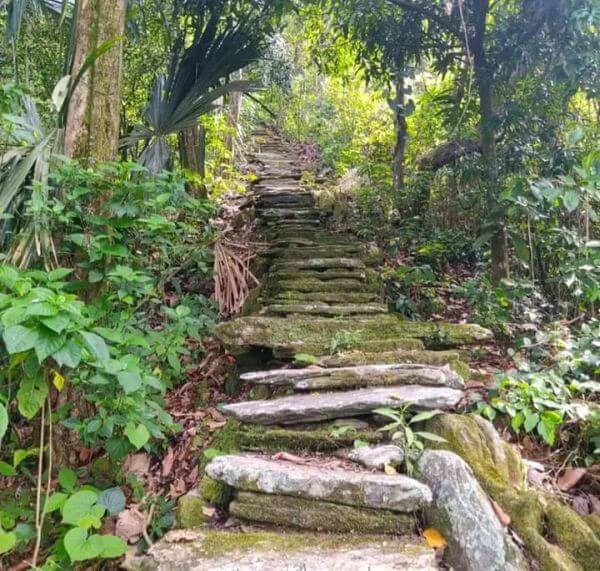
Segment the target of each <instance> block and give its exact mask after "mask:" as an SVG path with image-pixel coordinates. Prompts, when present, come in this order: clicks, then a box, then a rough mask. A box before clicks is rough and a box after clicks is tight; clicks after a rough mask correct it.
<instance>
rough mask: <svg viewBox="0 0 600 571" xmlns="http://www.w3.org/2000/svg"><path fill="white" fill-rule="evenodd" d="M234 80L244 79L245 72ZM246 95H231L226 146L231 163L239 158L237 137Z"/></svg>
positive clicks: (233, 75)
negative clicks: (243, 99) (243, 100)
mask: <svg viewBox="0 0 600 571" xmlns="http://www.w3.org/2000/svg"><path fill="white" fill-rule="evenodd" d="M231 79H232V80H236V81H237V80H240V79H244V71H243V70H241V69H240V70H239V71H236V72H234V73H233V74H232V77H231ZM243 97H244V94H243V93H241V92H240V91H233V92H232V93H231V94H230V99H229V110H228V113H227V124H228V126H229V130H230V132H229V134H228V135H227V140H226V145H227V148H228V149H229V151H230V153H231V162H232V163H235V161H236V160H237V158H238V155H239V153H238V149H237V144H236V143H237V137H236V133H237V131H238V127H239V124H240V115H241V113H242V98H243Z"/></svg>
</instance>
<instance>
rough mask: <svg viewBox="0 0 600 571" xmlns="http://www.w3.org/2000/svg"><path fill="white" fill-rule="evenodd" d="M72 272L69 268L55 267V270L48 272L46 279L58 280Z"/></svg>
mask: <svg viewBox="0 0 600 571" xmlns="http://www.w3.org/2000/svg"><path fill="white" fill-rule="evenodd" d="M72 273H73V270H70V269H69V268H57V269H56V270H52V271H51V272H48V281H50V282H58V281H60V280H64V279H65V278H66V277H67V276H68V275H70V274H72Z"/></svg>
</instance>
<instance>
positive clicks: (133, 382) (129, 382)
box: [117, 371, 142, 395]
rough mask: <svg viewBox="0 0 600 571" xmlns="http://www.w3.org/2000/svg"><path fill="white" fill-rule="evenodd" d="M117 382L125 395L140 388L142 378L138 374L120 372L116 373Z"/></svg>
mask: <svg viewBox="0 0 600 571" xmlns="http://www.w3.org/2000/svg"><path fill="white" fill-rule="evenodd" d="M117 380H118V381H119V384H120V385H121V386H122V387H123V390H124V391H125V394H128V395H129V394H131V393H134V392H135V391H137V390H138V389H139V388H141V386H142V377H141V376H140V374H139V373H135V372H129V371H121V372H120V373H117Z"/></svg>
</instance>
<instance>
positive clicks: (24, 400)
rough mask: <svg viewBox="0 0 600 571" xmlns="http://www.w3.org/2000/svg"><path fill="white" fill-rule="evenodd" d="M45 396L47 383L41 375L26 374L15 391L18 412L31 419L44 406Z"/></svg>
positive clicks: (46, 394)
mask: <svg viewBox="0 0 600 571" xmlns="http://www.w3.org/2000/svg"><path fill="white" fill-rule="evenodd" d="M47 396H48V383H46V381H45V380H44V379H43V378H42V377H41V376H34V377H29V376H26V377H25V378H24V379H23V380H22V381H21V386H20V387H19V390H18V391H17V405H18V408H19V412H20V413H21V414H22V415H23V416H24V417H25V418H26V419H28V420H31V419H32V418H33V417H34V416H35V415H36V414H37V413H38V412H39V411H40V410H41V408H42V406H44V402H45V401H46V397H47Z"/></svg>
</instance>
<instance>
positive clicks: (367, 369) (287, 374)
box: [240, 363, 464, 391]
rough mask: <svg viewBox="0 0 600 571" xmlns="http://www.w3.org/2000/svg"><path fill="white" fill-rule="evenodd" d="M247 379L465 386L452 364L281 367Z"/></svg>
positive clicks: (308, 386)
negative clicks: (329, 367)
mask: <svg viewBox="0 0 600 571" xmlns="http://www.w3.org/2000/svg"><path fill="white" fill-rule="evenodd" d="M240 378H241V379H242V380H243V381H245V382H248V383H253V384H259V385H261V384H262V385H270V386H289V387H293V388H294V389H296V390H309V391H316V390H336V389H356V388H361V387H375V386H398V385H422V386H437V387H451V388H454V389H462V388H463V387H464V381H463V379H462V377H460V375H458V374H457V373H456V372H454V371H452V369H450V367H449V366H448V365H446V366H442V367H436V366H433V365H418V364H406V363H400V364H388V365H381V364H379V365H359V366H356V367H338V368H335V369H326V368H319V367H309V368H307V369H277V370H273V371H257V372H253V373H245V374H243V375H241V377H240Z"/></svg>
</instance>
